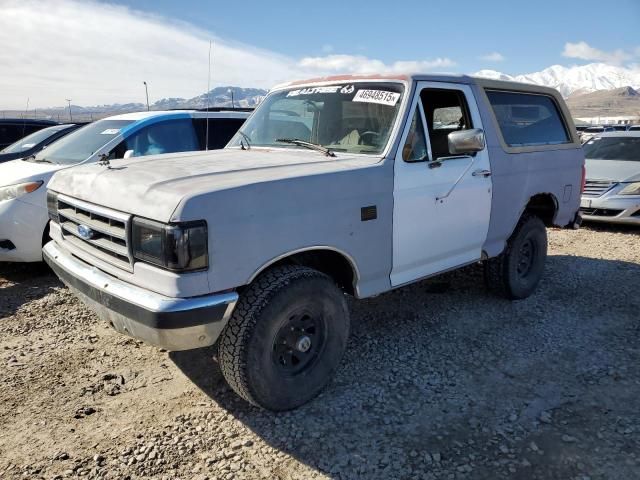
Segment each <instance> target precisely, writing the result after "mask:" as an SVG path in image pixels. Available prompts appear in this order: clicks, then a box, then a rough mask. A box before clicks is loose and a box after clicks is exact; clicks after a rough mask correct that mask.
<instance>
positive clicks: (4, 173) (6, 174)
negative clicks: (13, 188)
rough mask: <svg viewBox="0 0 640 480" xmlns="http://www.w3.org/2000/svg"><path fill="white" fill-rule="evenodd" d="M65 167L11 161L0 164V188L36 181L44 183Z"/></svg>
mask: <svg viewBox="0 0 640 480" xmlns="http://www.w3.org/2000/svg"><path fill="white" fill-rule="evenodd" d="M65 166H66V165H55V164H51V163H36V162H25V161H24V160H11V161H9V162H5V163H2V164H0V187H1V186H4V185H14V184H16V183H23V182H30V181H37V180H42V181H43V182H45V183H46V182H47V181H48V180H49V178H51V175H53V174H54V173H55V172H56V171H57V170H60V169H61V168H64V167H65Z"/></svg>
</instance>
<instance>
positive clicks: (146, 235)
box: [131, 218, 209, 271]
mask: <svg viewBox="0 0 640 480" xmlns="http://www.w3.org/2000/svg"><path fill="white" fill-rule="evenodd" d="M131 236H132V238H133V256H134V258H136V259H137V260H141V261H143V262H148V263H151V264H153V265H157V266H159V267H162V268H166V269H168V270H173V271H194V270H204V269H206V268H207V267H208V266H209V254H208V248H207V240H208V236H207V224H206V222H205V221H204V220H202V221H197V222H184V223H172V224H166V223H160V222H154V221H152V220H147V219H144V218H134V219H133V226H132V232H131Z"/></svg>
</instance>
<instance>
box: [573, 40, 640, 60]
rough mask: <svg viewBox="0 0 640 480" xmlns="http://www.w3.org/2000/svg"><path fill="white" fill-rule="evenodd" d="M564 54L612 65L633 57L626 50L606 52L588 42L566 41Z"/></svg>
mask: <svg viewBox="0 0 640 480" xmlns="http://www.w3.org/2000/svg"><path fill="white" fill-rule="evenodd" d="M635 53H636V55H637V54H638V50H636V52H635ZM562 56H564V57H568V58H579V59H580V60H588V61H597V62H604V63H609V64H612V65H621V64H622V63H623V62H625V61H627V60H630V59H631V58H633V56H632V55H630V54H628V53H627V52H625V51H624V50H614V51H613V52H605V51H603V50H599V49H597V48H594V47H592V46H591V45H589V44H588V43H587V42H577V43H571V42H567V43H565V45H564V50H563V52H562Z"/></svg>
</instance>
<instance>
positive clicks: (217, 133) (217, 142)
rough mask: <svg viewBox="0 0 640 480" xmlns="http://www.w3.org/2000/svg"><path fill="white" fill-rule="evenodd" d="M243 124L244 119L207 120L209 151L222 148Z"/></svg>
mask: <svg viewBox="0 0 640 480" xmlns="http://www.w3.org/2000/svg"><path fill="white" fill-rule="evenodd" d="M243 123H244V119H238V118H215V119H209V149H210V150H217V149H219V148H224V147H225V146H226V145H227V143H229V140H231V137H233V136H234V135H235V134H236V132H237V131H238V130H239V129H240V127H242V124H243Z"/></svg>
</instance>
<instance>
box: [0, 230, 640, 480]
mask: <svg viewBox="0 0 640 480" xmlns="http://www.w3.org/2000/svg"><path fill="white" fill-rule="evenodd" d="M549 235H550V258H549V261H548V264H547V272H546V277H545V279H544V280H543V283H542V284H541V286H540V287H539V289H538V291H537V293H536V294H535V295H534V296H532V297H531V298H529V299H527V300H524V301H520V302H513V303H512V302H508V301H504V300H501V299H498V298H495V297H491V296H489V295H488V294H487V293H486V292H485V289H484V286H483V283H482V278H481V270H480V269H479V268H477V267H472V268H468V269H465V270H464V271H463V272H455V273H452V274H448V275H446V276H443V277H439V278H436V279H433V280H429V281H425V282H422V283H419V284H417V285H414V286H410V287H407V288H404V289H400V290H397V291H394V292H392V293H389V294H385V295H381V296H379V297H377V298H374V299H369V300H366V301H361V302H351V312H352V337H351V341H350V344H349V349H348V352H347V355H346V357H345V360H344V362H343V366H342V368H341V370H340V372H339V373H338V375H337V377H336V378H335V379H334V381H333V382H332V383H331V384H330V386H329V387H328V388H327V389H326V390H325V392H324V393H323V394H322V395H321V396H320V397H319V398H317V399H316V400H315V401H313V402H311V403H310V404H308V405H306V406H304V407H302V408H300V409H298V410H296V411H293V412H288V413H283V414H271V413H266V412H262V411H259V410H257V409H255V408H252V407H250V406H248V405H247V404H245V403H244V402H242V401H240V400H239V399H238V398H237V397H236V396H235V395H234V394H233V393H232V392H231V390H230V389H229V388H228V387H227V386H226V384H225V383H224V381H223V380H222V377H221V374H220V371H219V369H218V367H217V365H216V363H215V361H214V360H213V359H212V355H213V352H212V351H211V350H210V349H205V350H200V351H193V352H182V353H171V354H169V353H167V352H163V351H160V350H157V349H155V348H152V347H149V346H147V345H144V344H141V343H138V342H136V341H134V340H131V339H128V338H126V337H123V336H120V335H118V334H116V333H115V332H113V331H111V330H110V329H109V328H108V327H107V325H106V324H104V323H102V322H100V321H97V320H96V318H95V317H94V316H93V314H92V313H91V312H90V311H88V310H87V309H86V308H84V307H83V306H82V305H81V304H80V303H79V302H77V301H76V300H75V299H74V297H72V296H71V295H70V294H69V293H68V292H67V290H66V289H65V288H63V287H62V286H61V284H60V283H59V282H58V281H57V280H56V279H55V277H54V276H53V275H52V274H51V273H50V272H49V271H47V269H46V268H44V267H42V266H23V265H7V264H2V265H0V371H1V372H2V373H1V379H2V380H1V382H0V478H3V479H4V478H47V479H51V478H63V477H76V476H86V477H89V478H127V477H131V478H145V477H146V478H162V477H165V478H176V477H178V478H211V479H213V478H219V479H222V478H252V479H253V478H269V479H271V478H276V479H307V478H384V479H390V478H402V479H404V478H416V479H435V478H437V479H458V478H469V479H484V478H486V479H496V478H514V479H529V478H539V479H551V478H554V479H582V480H586V479H600V478H607V479H616V480H618V479H637V478H640V401H639V399H638V397H639V396H640V338H639V337H640V315H639V313H640V296H639V295H638V292H639V287H640V230H639V229H635V230H634V229H631V228H620V227H595V226H594V227H587V228H583V229H582V230H580V231H577V232H573V231H560V230H552V231H550V232H549Z"/></svg>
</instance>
